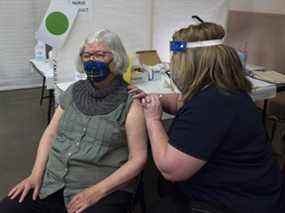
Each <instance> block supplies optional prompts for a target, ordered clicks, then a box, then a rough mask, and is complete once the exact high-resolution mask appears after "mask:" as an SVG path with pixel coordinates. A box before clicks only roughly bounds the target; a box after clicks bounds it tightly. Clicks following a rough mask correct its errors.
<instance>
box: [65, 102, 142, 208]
mask: <svg viewBox="0 0 285 213" xmlns="http://www.w3.org/2000/svg"><path fill="white" fill-rule="evenodd" d="M125 127H126V133H127V143H128V147H129V158H128V161H127V162H126V163H125V164H123V165H122V166H121V167H120V168H119V169H118V170H116V171H115V172H114V173H113V174H111V175H110V176H108V177H107V178H105V179H104V180H102V181H101V182H99V183H97V184H96V185H94V186H92V187H90V188H87V189H85V190H83V191H82V192H80V193H79V194H77V195H76V196H74V197H73V199H72V200H71V202H70V203H69V204H68V212H82V211H83V210H84V209H86V208H87V207H88V206H90V205H92V204H94V203H96V202H97V201H99V200H100V199H102V198H103V197H105V196H107V195H108V194H110V193H112V192H114V191H116V190H118V189H120V188H122V187H123V186H125V185H126V184H127V183H129V182H130V181H131V180H133V178H135V177H136V176H137V175H138V174H139V173H140V172H141V171H142V169H143V167H144V165H145V163H146V160H147V145H146V141H147V136H146V129H145V121H144V115H143V110H142V107H141V105H140V103H139V101H137V100H134V102H133V103H132V105H131V107H130V110H129V113H128V115H127V118H126V123H125Z"/></svg>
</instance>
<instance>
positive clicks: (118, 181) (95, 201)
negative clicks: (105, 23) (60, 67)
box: [0, 30, 147, 213]
mask: <svg viewBox="0 0 285 213" xmlns="http://www.w3.org/2000/svg"><path fill="white" fill-rule="evenodd" d="M127 65H128V57H127V54H126V51H125V48H124V47H123V45H122V43H121V40H120V38H119V37H118V35H116V34H115V33H113V32H110V31H108V30H104V31H100V32H98V33H93V34H90V35H89V36H88V37H87V38H86V40H85V41H84V42H83V45H82V47H81V49H80V55H79V57H78V69H79V71H81V72H83V71H85V72H86V74H87V80H81V81H78V82H76V83H74V84H73V85H71V86H70V87H69V88H68V89H67V91H66V92H65V93H64V95H62V96H61V97H60V103H59V107H58V108H57V110H56V112H55V114H54V116H53V119H52V121H51V123H50V124H49V125H48V127H47V128H46V130H45V132H44V134H43V136H42V138H41V141H40V144H39V148H38V152H37V157H36V161H35V164H34V167H33V170H32V172H31V175H30V176H29V177H27V178H26V179H24V180H23V181H22V182H20V183H19V184H18V185H16V186H15V187H14V188H13V189H12V190H11V191H10V192H9V194H8V197H7V198H5V199H4V200H3V201H2V202H1V203H0V212H1V213H14V212H17V213H18V212H19V213H20V212H21V213H22V212H23V213H24V212H29V213H33V212H41V213H44V212H53V213H56V212H69V213H73V212H76V213H79V212H83V211H84V212H96V213H100V212H126V208H127V207H128V205H129V203H130V200H131V198H132V193H133V192H134V189H135V187H136V176H137V175H138V174H139V173H140V171H141V170H142V168H143V167H144V164H145V162H146V157H147V151H146V131H145V124H144V116H143V110H142V108H141V106H140V104H139V102H138V101H136V100H134V101H133V99H132V97H131V96H130V95H129V94H128V91H127V84H126V83H125V82H124V81H123V79H122V74H123V73H124V71H125V70H126V67H127ZM18 201H19V202H18Z"/></svg>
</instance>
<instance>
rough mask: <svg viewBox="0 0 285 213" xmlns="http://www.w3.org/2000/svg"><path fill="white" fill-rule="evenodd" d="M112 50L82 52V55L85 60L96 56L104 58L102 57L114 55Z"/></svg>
mask: <svg viewBox="0 0 285 213" xmlns="http://www.w3.org/2000/svg"><path fill="white" fill-rule="evenodd" d="M112 55H113V54H112V52H110V51H102V50H98V51H95V52H84V51H83V52H81V53H80V57H81V58H82V59H83V60H89V59H94V58H102V57H105V56H112Z"/></svg>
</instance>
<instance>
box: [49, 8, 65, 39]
mask: <svg viewBox="0 0 285 213" xmlns="http://www.w3.org/2000/svg"><path fill="white" fill-rule="evenodd" d="M68 27H69V21H68V18H67V17H66V15H65V14H63V13H62V12H59V11H56V12H52V13H50V14H49V15H48V16H47V18H46V28H47V30H48V31H49V32H50V33H51V34H54V35H62V34H64V33H65V32H66V31H67V29H68Z"/></svg>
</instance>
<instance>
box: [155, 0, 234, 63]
mask: <svg viewBox="0 0 285 213" xmlns="http://www.w3.org/2000/svg"><path fill="white" fill-rule="evenodd" d="M228 2H229V1H228V0H199V1H197V0H179V1H173V0H154V17H153V32H154V36H153V47H154V49H156V50H158V52H159V55H160V57H161V58H162V60H163V61H169V45H168V44H169V41H170V39H171V36H172V34H173V33H174V32H175V31H176V30H178V29H179V28H181V27H186V26H188V25H190V24H193V21H192V19H191V16H192V15H198V16H200V17H201V18H202V19H204V20H205V21H211V22H216V23H219V24H221V25H223V26H225V24H226V18H227V12H228Z"/></svg>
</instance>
